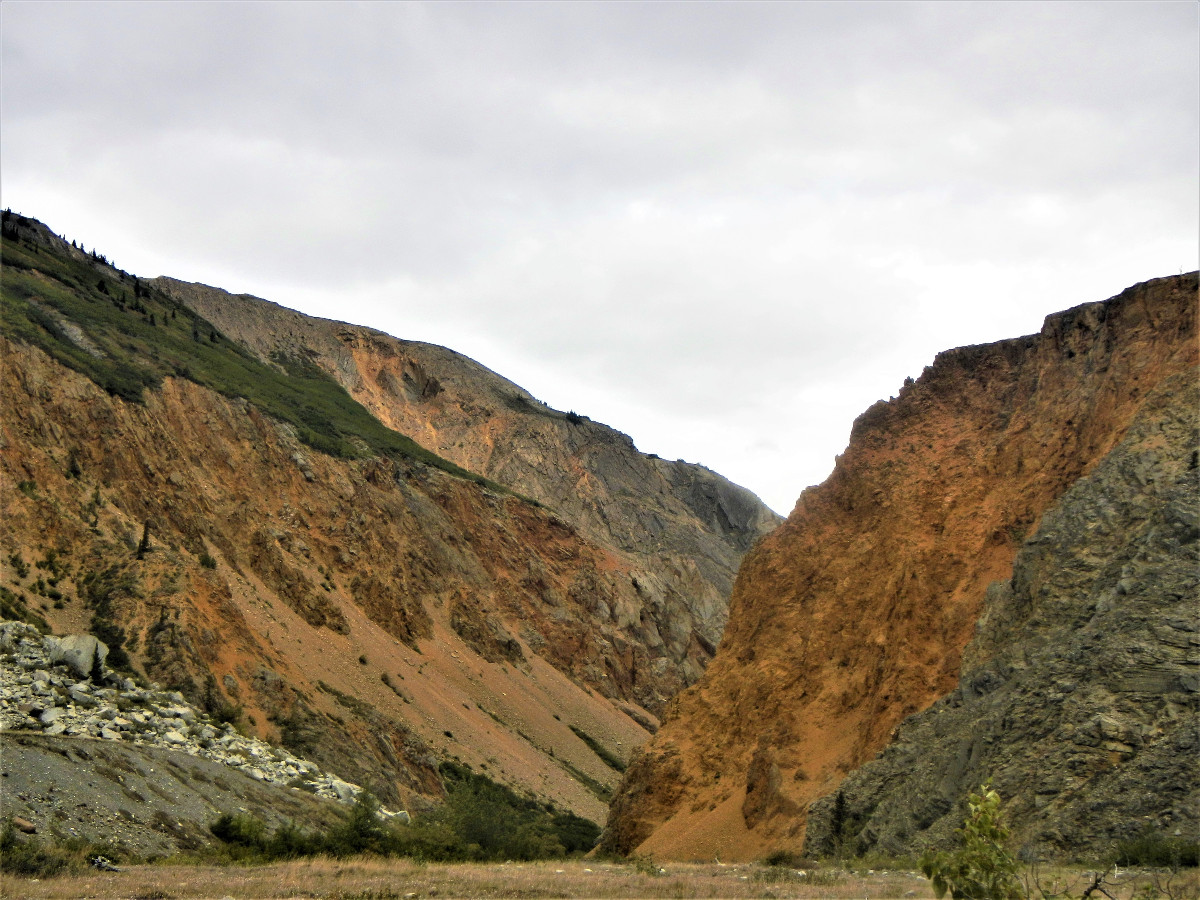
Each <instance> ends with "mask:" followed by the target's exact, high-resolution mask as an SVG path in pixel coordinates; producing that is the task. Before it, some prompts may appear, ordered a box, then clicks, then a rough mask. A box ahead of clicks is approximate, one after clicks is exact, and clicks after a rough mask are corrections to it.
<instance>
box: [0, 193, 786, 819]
mask: <svg viewBox="0 0 1200 900" xmlns="http://www.w3.org/2000/svg"><path fill="white" fill-rule="evenodd" d="M3 252H4V278H3V283H2V287H3V291H2V299H3V305H2V307H0V313H2V318H0V325H2V327H3V335H4V337H3V338H0V393H2V395H3V397H4V403H3V404H2V405H0V512H2V515H3V520H4V523H5V528H4V530H3V531H2V532H0V615H3V616H4V617H7V618H24V619H26V620H27V621H39V620H44V622H45V624H46V625H48V627H49V629H50V630H52V631H54V632H57V633H68V632H91V633H94V634H97V635H98V636H99V637H101V638H102V639H103V640H105V641H106V642H107V643H108V644H109V646H110V647H111V648H112V650H113V656H112V657H111V658H110V660H109V663H110V665H116V666H118V667H121V666H124V667H126V671H128V672H130V673H131V674H135V675H137V676H139V677H142V676H144V677H146V678H149V679H153V680H155V681H157V682H159V683H161V684H162V685H163V686H165V687H167V688H168V689H171V690H178V691H180V692H182V693H183V694H184V695H185V696H186V697H187V698H188V699H189V700H190V701H191V702H193V703H195V704H196V705H197V706H198V707H200V708H202V709H205V710H207V711H208V712H210V713H211V714H213V715H215V716H218V717H220V718H224V719H228V720H232V721H236V722H237V723H238V724H239V726H240V727H241V728H243V729H244V730H246V731H247V732H249V733H253V734H256V735H258V736H261V737H265V738H268V739H271V740H273V741H276V742H280V743H282V744H283V745H284V746H286V747H288V748H289V749H291V750H293V751H295V752H296V753H298V754H299V755H303V756H305V757H307V758H309V759H312V760H314V761H315V762H317V763H318V764H320V765H321V766H322V768H324V769H325V770H326V771H328V772H331V773H334V774H337V775H339V776H341V777H342V778H344V779H346V780H348V781H352V782H355V783H359V784H370V785H372V787H373V788H374V789H375V790H376V791H377V792H378V793H379V794H380V795H381V796H382V798H383V799H384V801H385V802H386V803H388V804H389V805H398V806H406V807H410V808H411V807H416V808H420V804H421V803H422V801H423V800H424V801H426V802H427V801H428V799H429V798H436V797H437V796H438V794H439V792H440V791H441V784H440V781H439V778H438V771H437V764H438V761H439V760H440V759H457V760H461V761H463V762H465V763H468V764H469V765H471V766H472V767H473V768H474V769H475V770H476V771H480V772H484V773H487V774H489V775H491V776H492V777H493V778H495V779H497V780H498V781H502V782H505V783H507V784H510V785H513V786H515V787H517V788H518V789H520V790H523V791H526V792H529V793H532V794H534V795H536V796H538V797H540V798H543V799H546V800H551V801H553V802H555V803H557V804H559V805H560V806H565V807H567V808H570V809H572V810H573V811H575V812H577V813H579V814H581V815H585V816H587V817H589V818H592V819H596V820H598V821H603V819H604V817H605V812H606V805H607V804H606V801H607V798H608V796H609V793H610V791H611V788H612V786H613V785H615V783H616V780H617V777H618V771H619V769H620V768H622V767H623V760H624V759H625V758H627V756H628V753H629V751H630V750H631V749H632V747H634V746H635V745H637V744H638V743H640V742H641V741H643V740H644V739H645V738H646V736H647V734H648V730H652V729H653V728H655V727H656V724H657V722H656V719H655V716H654V714H653V712H652V711H651V710H652V709H653V708H654V707H655V706H656V705H657V704H661V702H662V698H663V697H664V696H665V692H667V691H669V690H671V689H673V687H674V686H676V685H678V684H680V683H681V676H680V675H679V674H678V670H679V669H681V668H682V669H683V670H684V671H685V672H688V671H691V670H689V669H688V666H687V665H685V663H687V661H688V660H691V661H692V663H691V664H692V665H695V666H699V665H700V664H702V662H703V661H704V659H706V658H707V654H708V650H707V649H706V648H705V645H706V644H711V643H712V642H713V641H715V639H716V636H715V633H713V632H711V631H706V629H708V628H709V626H708V625H705V624H703V623H702V622H701V623H700V624H697V622H699V620H700V618H702V617H701V616H700V612H699V611H700V610H702V609H703V606H702V604H700V605H697V604H693V607H691V608H693V609H694V610H696V611H694V612H693V613H691V615H692V616H693V618H692V619H690V620H687V621H686V622H685V623H684V624H683V625H682V626H679V625H678V623H676V624H675V626H673V627H675V629H676V630H671V629H669V628H666V627H665V626H664V629H663V630H664V631H666V632H668V634H667V635H666V636H663V635H662V634H660V633H659V630H658V626H657V625H656V623H655V620H654V618H653V616H652V614H651V612H650V611H651V610H654V611H656V612H655V614H660V615H666V613H664V612H663V610H666V609H668V608H670V607H671V604H673V603H683V598H684V594H685V587H686V585H688V584H689V583H691V582H689V579H691V581H692V582H695V583H696V584H697V585H699V587H698V588H697V590H696V591H695V592H693V593H692V594H688V595H687V597H688V598H691V597H693V596H700V597H707V598H709V600H711V601H712V602H713V603H716V602H717V600H718V599H719V598H718V597H717V596H716V591H717V588H716V587H714V586H713V584H712V583H711V582H709V581H707V580H705V576H704V574H703V573H702V572H701V568H702V567H701V566H700V565H696V566H692V567H690V568H689V567H688V566H687V564H686V562H685V561H684V558H685V557H686V555H687V554H686V552H685V550H683V549H677V548H676V549H672V548H669V547H667V548H666V549H664V550H663V552H664V553H666V554H667V555H668V556H671V557H672V558H674V556H678V558H679V560H680V562H679V566H680V568H681V570H682V574H681V575H678V576H674V575H671V574H670V573H669V572H668V573H666V574H664V573H663V572H660V571H658V570H656V569H653V568H651V567H650V566H649V565H648V564H647V563H646V562H645V561H644V559H643V557H640V556H638V555H637V554H636V553H634V552H632V551H628V552H627V551H624V550H622V549H619V548H617V547H614V546H612V545H611V544H608V543H602V542H599V541H597V540H594V539H591V538H589V537H588V536H587V534H585V533H584V526H583V525H578V526H577V525H576V524H574V523H572V522H571V521H569V520H568V519H567V518H565V516H564V514H563V513H562V512H561V511H555V510H552V509H549V508H547V506H546V505H545V504H543V505H538V504H536V503H533V502H530V501H529V500H527V499H523V498H522V497H520V496H518V495H517V494H514V493H513V492H512V491H509V490H506V489H504V488H503V487H502V486H500V485H498V484H496V483H495V482H489V481H487V480H486V479H484V478H483V477H482V476H479V475H477V474H473V473H471V472H468V471H464V470H463V469H461V468H459V467H457V466H455V465H454V464H453V463H451V462H447V461H446V460H444V459H440V458H438V457H437V456H435V455H434V454H432V453H430V452H428V450H426V449H423V448H421V447H419V446H417V445H416V444H413V443H412V442H411V441H410V440H408V438H406V437H404V436H402V435H400V434H398V433H397V432H395V431H392V430H389V429H387V428H385V427H384V426H383V425H381V424H380V423H379V422H378V420H377V419H375V418H373V417H371V416H370V414H369V413H368V412H367V411H366V410H365V409H364V408H363V407H362V406H361V405H359V404H358V403H357V402H355V400H354V399H353V398H352V397H350V396H349V395H348V394H346V392H345V391H344V390H343V389H342V388H341V387H340V386H338V385H337V384H336V383H335V382H334V381H333V380H332V379H330V378H329V377H328V376H327V375H326V374H324V373H323V372H322V371H321V370H319V369H318V368H317V367H315V366H313V365H312V364H311V363H312V359H311V354H299V355H294V354H293V355H289V354H286V353H285V354H283V355H282V356H279V355H277V357H276V359H275V360H274V361H273V364H272V365H266V364H264V362H263V361H262V360H259V359H257V358H255V357H254V356H253V354H251V353H249V352H247V351H245V350H244V349H242V348H241V347H240V346H239V345H237V344H235V343H233V342H231V341H230V340H228V339H227V338H226V337H225V336H224V335H222V333H221V330H220V329H219V328H217V327H215V326H214V325H213V323H211V322H209V321H208V320H206V319H205V318H204V317H203V316H201V315H198V314H197V313H196V312H195V311H194V310H192V309H190V308H189V307H187V306H184V305H182V304H181V303H179V302H178V301H177V300H175V299H174V298H172V297H170V296H168V295H166V294H164V293H163V292H162V291H161V290H159V289H157V288H155V287H154V286H153V285H151V284H150V283H148V282H144V281H140V280H139V279H137V278H136V277H134V276H132V275H130V274H129V273H126V272H123V271H121V270H119V269H116V268H114V267H113V266H112V265H110V264H109V263H108V262H107V260H105V259H104V258H103V257H99V256H97V255H96V254H94V253H93V254H90V255H89V254H85V253H84V252H83V251H82V250H79V249H78V248H75V247H73V246H71V245H68V244H66V243H64V242H63V241H62V240H60V239H59V238H57V237H56V236H54V235H53V234H52V233H51V232H49V231H48V230H47V229H46V228H45V227H44V226H42V225H40V223H37V222H35V221H33V220H29V219H24V218H21V217H18V216H11V215H6V216H5V221H4V244H3ZM493 377H494V376H493ZM462 402H463V403H466V402H467V401H466V399H463V400H462ZM555 423H556V425H561V427H563V428H566V427H568V426H570V427H572V428H573V427H575V423H571V422H566V423H565V424H564V423H560V422H559V421H558V420H557V419H556V420H555ZM586 427H587V428H591V429H594V430H595V431H596V433H604V434H608V432H602V430H601V429H600V427H599V426H586ZM644 462H645V465H647V466H650V467H652V468H654V469H655V470H657V464H656V463H655V462H654V461H651V460H645V461H644ZM589 477H592V476H589ZM706 478H707V476H704V475H703V474H701V475H698V476H697V479H696V481H697V482H698V483H699V484H700V487H699V489H695V488H694V486H693V485H691V484H687V483H686V481H687V480H686V479H683V478H678V477H677V478H675V479H674V481H675V482H684V484H683V487H682V492H683V493H685V494H687V495H688V496H689V497H690V496H695V497H698V498H700V500H696V501H693V502H694V504H695V506H696V507H698V508H700V509H705V508H706V507H704V506H703V502H707V501H704V498H705V496H706V495H707V494H708V493H713V494H714V497H715V499H713V501H712V504H713V505H712V508H711V509H710V510H709V511H710V512H712V513H713V516H714V520H715V521H716V522H717V523H718V525H719V527H726V526H727V525H728V522H727V521H726V520H728V521H729V522H736V521H744V522H759V524H754V525H747V526H746V527H747V528H750V530H751V531H753V530H754V529H755V528H759V527H760V525H762V524H764V523H769V521H770V515H769V514H762V507H761V504H758V503H757V501H753V500H751V499H749V498H747V497H746V495H745V494H744V493H742V492H740V490H739V489H736V488H733V487H732V486H728V485H725V484H723V483H722V482H720V480H719V479H716V478H713V479H712V482H711V483H712V484H714V485H716V487H714V488H713V489H712V491H711V492H710V491H709V490H708V488H707V487H705V485H706V484H707V481H706ZM664 480H666V478H665V476H664ZM518 487H520V486H518ZM614 493H618V492H616V491H615V490H614ZM702 501H703V502H702ZM682 502H683V501H680V504H682ZM680 504H677V505H676V507H673V509H681V506H680ZM614 508H615V507H614ZM689 509H691V507H689ZM747 511H748V512H747ZM744 513H745V514H746V517H745V519H744V520H739V519H738V516H740V515H743V514H744ZM679 514H680V515H683V512H680V513H679ZM689 515H692V519H693V521H698V519H697V517H696V515H695V514H694V513H689ZM722 516H725V519H722V518H721V517H722ZM756 517H757V518H756ZM627 527H628V528H629V529H631V531H636V527H635V526H634V525H632V524H631V525H628V526H627ZM689 527H693V526H689ZM706 527H707V526H706ZM741 527H742V526H741V525H728V528H729V534H727V535H726V536H725V537H723V538H722V541H723V542H724V544H723V545H724V546H728V547H731V548H735V547H737V546H739V544H738V542H739V541H740V542H742V544H744V543H746V542H748V541H749V539H750V534H749V533H748V532H747V533H746V534H744V535H737V534H736V532H737V531H738V529H739V528H741ZM709 531H710V532H711V531H712V529H711V528H710V529H709ZM630 540H631V541H632V540H633V539H632V538H631V539H630ZM715 552H716V551H714V553H715ZM724 552H725V551H721V553H724ZM729 552H730V553H731V554H732V553H733V550H732V549H731V550H730V551H729ZM716 555H717V556H719V555H720V554H716ZM650 558H652V557H650V556H646V557H645V559H650ZM730 559H733V557H730ZM735 561H736V560H733V561H731V562H728V565H729V566H730V568H732V565H733V564H734V563H735ZM725 564H726V563H722V565H725ZM666 568H667V567H666V566H665V565H664V566H663V569H664V570H665V569H666ZM689 602H691V601H690V599H689ZM656 604H657V605H656ZM717 614H718V613H716V612H714V613H713V615H714V616H716V615H717ZM709 618H710V619H711V618H712V617H709ZM668 619H669V616H668V617H667V618H661V619H660V621H664V622H666V621H667V620H668ZM706 621H707V620H706ZM713 621H714V622H715V620H713ZM718 624H719V623H718ZM712 627H714V628H715V627H717V626H716V624H713V625H712ZM697 635H699V636H697ZM706 635H707V636H706ZM669 642H673V643H669ZM672 654H674V655H672ZM693 674H694V673H693ZM646 707H650V708H651V709H650V710H648V709H647V708H646Z"/></svg>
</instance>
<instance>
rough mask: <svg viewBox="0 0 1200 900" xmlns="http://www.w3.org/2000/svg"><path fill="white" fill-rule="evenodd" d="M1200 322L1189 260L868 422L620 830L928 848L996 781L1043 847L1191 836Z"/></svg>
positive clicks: (776, 843) (734, 846)
mask: <svg viewBox="0 0 1200 900" xmlns="http://www.w3.org/2000/svg"><path fill="white" fill-rule="evenodd" d="M1196 313H1197V275H1196V273H1192V274H1189V275H1181V276H1178V277H1171V278H1160V279H1155V280H1153V281H1149V282H1146V283H1144V284H1139V285H1136V286H1134V287H1131V288H1129V289H1128V290H1126V291H1124V292H1123V293H1122V294H1120V295H1119V296H1117V297H1113V298H1112V299H1110V300H1107V301H1105V302H1103V303H1090V304H1086V305H1084V306H1080V307H1077V308H1075V309H1071V310H1068V311H1066V312H1063V313H1058V314H1056V315H1052V316H1050V317H1048V318H1047V319H1046V322H1045V325H1044V326H1043V328H1042V330H1041V332H1040V333H1039V334H1036V335H1031V336H1028V337H1023V338H1018V339H1015V340H1010V341H1002V342H1000V343H996V344H989V345H985V346H978V347H966V348H962V349H958V350H951V351H948V352H946V353H942V354H940V355H939V356H938V357H937V359H936V360H935V362H934V363H933V365H932V366H931V367H929V368H927V369H926V370H925V373H924V374H923V375H922V376H921V378H920V379H918V380H917V381H916V382H910V383H907V384H906V385H905V387H904V388H903V389H902V390H901V391H900V394H899V396H898V397H897V398H895V399H893V400H892V401H890V402H880V403H877V404H876V405H875V406H873V407H871V408H870V409H869V410H867V411H866V412H865V413H864V414H863V415H862V416H860V417H859V419H858V420H857V422H856V423H855V425H854V429H853V433H852V435H851V438H850V444H849V447H848V448H847V449H846V451H845V453H844V454H843V455H842V456H841V457H840V458H839V459H838V461H837V465H836V467H835V469H834V472H833V474H832V475H831V476H830V478H829V479H828V480H827V481H826V482H825V483H824V484H822V485H820V486H818V487H814V488H810V489H809V490H807V491H805V492H804V493H803V494H802V495H801V497H800V500H799V502H798V503H797V505H796V508H795V510H794V511H793V512H792V514H791V516H790V517H789V519H788V520H787V522H785V523H784V524H783V525H781V526H780V527H779V528H778V529H776V530H775V531H774V532H773V533H772V534H771V535H769V536H768V537H767V538H765V539H764V540H763V541H761V542H760V543H759V544H758V545H757V546H756V547H755V548H754V549H753V550H752V551H751V552H750V553H749V554H748V555H747V556H746V558H745V560H744V562H743V564H742V567H741V570H740V571H739V573H738V577H737V583H736V585H735V587H734V591H733V599H732V602H731V606H730V616H729V623H728V626H727V628H726V632H725V639H724V641H723V643H722V644H721V648H720V651H719V652H718V654H717V656H716V658H715V659H714V660H713V662H712V664H711V665H710V666H709V668H708V670H707V671H706V673H705V675H704V677H703V678H702V679H701V680H700V682H699V683H697V684H696V685H694V686H693V687H691V688H690V689H688V690H687V691H685V692H684V693H682V694H681V695H679V696H678V697H677V698H676V699H675V700H674V701H672V702H671V704H670V705H669V706H668V709H667V712H666V714H665V721H664V725H663V727H662V729H660V731H659V732H658V733H657V735H656V736H655V738H654V739H653V740H652V741H651V742H649V743H648V744H647V745H646V746H645V747H644V748H643V749H642V750H640V751H639V752H638V753H637V754H635V757H634V760H633V762H632V763H631V765H630V767H629V770H628V771H627V773H626V775H625V778H624V780H623V782H622V784H621V787H620V789H619V792H618V794H617V796H616V798H615V799H614V802H613V807H612V810H611V813H610V819H609V826H608V831H607V833H606V835H605V838H604V840H603V845H604V846H605V847H607V848H608V849H609V850H613V851H617V852H632V851H635V850H636V851H639V852H643V853H650V854H653V855H655V856H656V857H672V858H685V859H693V858H707V859H711V858H713V857H720V858H722V859H752V858H759V857H762V856H764V855H766V854H767V853H769V852H771V851H773V850H777V849H784V850H794V851H802V850H804V851H807V852H809V853H813V852H830V851H832V850H833V849H837V848H844V849H848V850H850V851H856V850H857V851H864V850H882V851H884V852H887V853H914V852H919V851H920V850H921V849H923V847H924V846H925V845H927V844H928V843H945V842H946V841H948V840H950V839H951V838H952V830H953V827H954V826H955V825H957V824H960V823H961V821H962V815H963V809H962V803H963V800H964V798H965V796H966V794H967V793H968V792H969V791H970V790H972V789H974V788H976V787H978V786H979V784H980V783H981V782H982V781H983V780H985V779H986V778H988V777H989V776H990V777H992V778H993V779H994V782H993V783H994V786H995V787H996V788H997V789H998V791H999V792H1000V793H1001V795H1002V797H1003V798H1004V800H1005V804H1006V810H1007V811H1008V813H1009V814H1010V816H1011V818H1012V820H1013V824H1014V826H1015V828H1016V832H1017V834H1018V835H1019V838H1020V840H1021V841H1022V842H1023V844H1024V845H1025V846H1026V848H1027V849H1029V850H1030V852H1050V853H1057V854H1077V853H1080V852H1103V850H1104V849H1106V847H1107V845H1108V844H1110V843H1111V842H1113V841H1115V840H1117V839H1120V838H1129V837H1133V836H1135V835H1136V834H1137V833H1138V832H1140V830H1141V829H1143V828H1145V827H1147V826H1149V827H1151V828H1152V829H1157V830H1159V831H1160V833H1162V834H1165V835H1168V836H1169V835H1172V834H1183V835H1190V836H1192V837H1194V836H1195V835H1196V833H1197V829H1198V827H1200V786H1198V785H1200V782H1198V780H1197V778H1196V777H1195V771H1194V766H1193V765H1192V764H1193V762H1194V759H1195V757H1196V749H1197V745H1196V734H1197V729H1198V727H1200V721H1198V716H1197V705H1196V698H1197V696H1198V695H1197V690H1200V680H1198V676H1197V667H1196V662H1197V656H1196V653H1197V649H1198V646H1197V639H1196V635H1197V634H1198V633H1200V622H1198V620H1197V607H1196V598H1197V586H1198V585H1197V571H1198V569H1197V561H1198V560H1197V539H1198V537H1200V530H1197V527H1196V509H1197V500H1196V478H1197V456H1196V447H1197V435H1196V430H1195V429H1196V409H1197V396H1196V381H1197V368H1196V367H1197V358H1198V349H1200V344H1198V343H1197V328H1196ZM1014 560H1015V566H1014ZM881 752H882V755H881V756H880V755H879V754H880V753H881ZM877 757H878V758H877ZM851 773H853V774H851ZM839 794H840V796H841V801H840V802H839V801H838V796H839ZM806 835H807V837H808V838H809V840H808V842H807V843H806Z"/></svg>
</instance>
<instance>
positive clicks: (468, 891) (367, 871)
mask: <svg viewBox="0 0 1200 900" xmlns="http://www.w3.org/2000/svg"><path fill="white" fill-rule="evenodd" d="M1095 874H1096V873H1095V872H1091V871H1085V870H1084V869H1082V868H1080V867H1072V868H1048V869H1044V870H1039V871H1036V872H1034V871H1032V870H1028V871H1027V872H1026V873H1025V878H1026V879H1031V878H1032V877H1033V876H1035V875H1036V876H1037V878H1036V881H1034V880H1030V882H1029V885H1028V891H1027V893H1028V896H1031V897H1032V896H1047V895H1058V896H1063V897H1066V896H1075V897H1078V896H1080V895H1081V894H1084V893H1085V891H1086V889H1087V888H1088V887H1089V886H1090V885H1091V883H1092V882H1093V880H1094V876H1095ZM1101 886H1102V888H1103V893H1104V894H1105V896H1107V897H1110V898H1111V900H1134V898H1140V897H1162V898H1168V900H1195V898H1196V897H1197V896H1198V894H1200V871H1198V870H1196V869H1194V868H1193V869H1184V870H1181V871H1178V872H1176V873H1175V874H1174V875H1170V874H1168V873H1166V872H1164V871H1161V870H1160V871H1153V870H1119V871H1116V872H1113V871H1109V872H1108V873H1106V874H1105V876H1104V881H1103V882H1102V883H1101ZM933 896H934V894H933V889H932V887H931V885H930V884H929V882H928V881H927V880H926V879H924V878H923V877H921V875H920V874H918V873H917V872H914V871H901V870H893V871H884V870H866V871H863V870H858V871H845V870H842V869H840V868H835V867H829V866H822V867H819V868H806V869H796V868H789V867H785V866H765V865H761V864H728V865H726V864H722V863H716V862H713V863H667V864H666V865H665V866H664V867H662V868H658V867H657V866H655V865H654V864H653V863H652V862H651V861H650V860H649V859H642V860H637V859H634V860H631V861H629V862H626V863H611V862H597V861H593V860H586V859H585V860H572V861H569V862H542V863H504V864H499V865H483V864H449V865H442V864H439V865H433V864H429V865H426V864H422V863H415V862H411V861H406V860H378V859H352V860H333V859H310V860H301V861H296V862H289V863H278V864H274V865H264V866H236V865H230V866H214V865H173V864H159V865H152V866H129V867H124V868H122V869H121V871H119V872H96V873H93V874H87V875H72V876H63V877H55V878H47V879H42V880H32V879H18V878H13V877H12V876H10V875H4V876H3V879H2V880H0V897H4V898H13V900H16V898H22V900H78V898H80V897H87V898H90V900H118V898H119V900H128V898H135V900H277V898H278V900H282V898H293V897H308V898H321V900H425V898H429V897H434V898H438V900H446V898H453V897H478V898H492V897H494V898H508V897H520V898H560V897H561V898H684V900H686V898H718V897H727V898H774V900H783V898H829V900H842V898H846V900H851V898H863V900H876V898H880V900H882V898H901V900H909V898H932V897H933Z"/></svg>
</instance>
